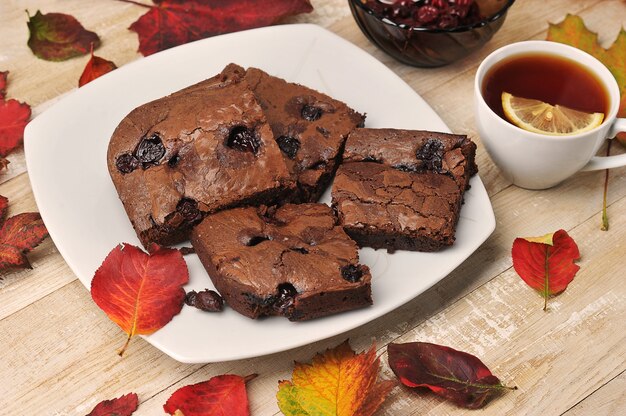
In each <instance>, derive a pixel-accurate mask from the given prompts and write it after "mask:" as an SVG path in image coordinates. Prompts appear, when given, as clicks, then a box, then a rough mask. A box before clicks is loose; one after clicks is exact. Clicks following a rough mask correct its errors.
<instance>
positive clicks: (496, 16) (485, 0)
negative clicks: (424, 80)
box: [348, 0, 515, 67]
mask: <svg viewBox="0 0 626 416" xmlns="http://www.w3.org/2000/svg"><path fill="white" fill-rule="evenodd" d="M348 3H349V4H350V10H351V11H352V15H353V16H354V19H355V20H356V22H357V24H358V25H359V28H360V29H361V31H362V32H363V33H364V34H365V36H367V37H368V38H369V39H370V40H371V41H372V42H373V43H374V44H375V45H376V46H378V47H379V48H380V49H382V50H383V51H385V52H386V53H387V54H389V55H391V56H392V57H394V58H396V59H397V60H398V61H400V62H403V63H405V64H409V65H413V66H419V67H437V66H442V65H447V64H449V63H451V62H454V61H457V60H459V59H461V58H464V57H466V56H467V55H469V54H471V53H472V52H474V51H476V50H478V49H480V48H481V47H482V46H483V45H484V44H485V43H487V42H488V41H489V40H490V39H491V37H492V36H493V35H494V33H496V32H497V31H498V29H500V27H501V26H502V24H503V23H504V20H505V18H506V13H507V11H508V9H509V7H511V5H512V4H513V3H515V0H476V3H478V6H479V9H480V13H481V16H483V18H482V20H480V21H479V22H477V23H474V24H472V25H468V26H457V27H454V28H450V29H438V28H428V27H420V26H406V25H400V24H397V23H394V22H393V21H391V20H389V19H388V18H384V17H382V16H378V15H376V14H375V13H374V12H373V11H372V10H371V9H369V8H368V7H367V1H366V0H348Z"/></svg>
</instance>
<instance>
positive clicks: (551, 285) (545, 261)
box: [512, 230, 580, 310]
mask: <svg viewBox="0 0 626 416" xmlns="http://www.w3.org/2000/svg"><path fill="white" fill-rule="evenodd" d="M512 256H513V267H514V268H515V271H516V272H517V274H518V275H519V276H520V277H521V278H522V280H524V281H525V282H526V284H528V286H530V287H532V288H533V289H536V290H538V291H539V292H541V294H542V296H543V297H544V307H543V310H546V309H547V302H548V298H549V297H550V296H553V295H558V294H559V293H561V292H563V291H564V290H565V289H566V288H567V285H569V284H570V282H571V281H572V280H574V275H576V273H577V272H578V270H579V269H580V266H578V265H576V264H574V261H575V260H578V259H580V252H579V251H578V246H577V245H576V242H575V241H574V240H573V239H572V237H570V236H569V235H568V234H567V232H566V231H565V230H558V231H557V232H555V233H553V234H546V235H545V236H542V237H527V238H516V239H515V241H514V242H513V250H512Z"/></svg>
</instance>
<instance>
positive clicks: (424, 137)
mask: <svg viewBox="0 0 626 416" xmlns="http://www.w3.org/2000/svg"><path fill="white" fill-rule="evenodd" d="M475 154H476V145H475V144H474V143H473V142H472V141H471V140H469V139H468V138H467V137H466V136H461V135H455V134H447V133H438V132H430V131H418V130H398V129H356V130H354V131H353V132H352V133H351V134H350V136H349V137H348V140H347V142H346V146H345V151H344V154H343V160H344V164H343V165H342V166H341V167H340V168H339V170H338V171H337V175H336V178H335V182H334V184H333V190H332V201H333V208H334V209H335V210H336V211H337V212H338V214H339V219H340V222H341V224H342V225H343V227H344V229H345V230H346V232H347V233H348V234H349V235H350V236H351V237H352V238H353V239H354V240H355V241H356V242H357V243H358V244H359V245H360V246H362V247H363V246H369V247H374V248H386V249H387V250H389V251H393V250H417V251H436V250H440V249H441V248H443V247H445V246H449V245H451V244H452V243H453V242H454V234H455V229H456V223H457V222H458V219H459V211H460V209H461V203H462V201H463V194H464V192H465V190H466V189H468V188H469V180H470V177H471V176H472V175H473V174H475V173H476V171H477V170H478V169H477V167H476V163H475V161H474V157H475Z"/></svg>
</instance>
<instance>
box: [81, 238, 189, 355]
mask: <svg viewBox="0 0 626 416" xmlns="http://www.w3.org/2000/svg"><path fill="white" fill-rule="evenodd" d="M188 281H189V272H188V270H187V264H186V263H185V260H184V259H183V256H182V254H180V251H178V250H176V249H169V248H163V247H159V248H158V249H155V250H154V251H153V252H151V254H147V253H145V252H144V251H142V250H141V249H140V248H137V247H135V246H133V245H130V244H120V245H118V246H117V247H115V248H114V249H113V250H111V252H110V253H109V254H108V256H107V257H106V259H104V262H103V263H102V265H101V266H100V267H99V268H98V270H96V273H95V275H94V277H93V279H92V281H91V297H92V298H93V300H94V301H95V302H96V304H97V305H98V306H99V307H100V309H102V310H103V311H104V312H105V313H106V314H107V315H108V317H109V318H110V319H111V320H112V321H113V322H115V323H116V324H118V325H119V326H120V328H122V330H123V331H124V332H126V333H127V334H128V338H127V339H126V344H124V346H123V347H122V348H121V349H120V350H119V352H118V353H119V355H120V356H121V355H123V354H124V351H125V350H126V347H127V346H128V343H129V342H130V339H131V338H132V337H133V336H135V335H147V334H151V333H153V332H155V331H156V330H158V329H160V328H162V327H163V326H165V324H167V323H168V322H169V321H171V320H172V318H173V317H174V316H175V315H177V314H178V313H179V312H180V310H181V309H182V307H183V301H184V299H185V290H184V289H183V287H182V286H183V285H184V284H186V283H187V282H188Z"/></svg>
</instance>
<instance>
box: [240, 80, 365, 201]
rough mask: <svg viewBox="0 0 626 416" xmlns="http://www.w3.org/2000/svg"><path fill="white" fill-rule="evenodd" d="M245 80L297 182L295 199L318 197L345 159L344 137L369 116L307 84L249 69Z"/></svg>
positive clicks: (306, 199) (314, 198)
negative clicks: (343, 154) (303, 84)
mask: <svg viewBox="0 0 626 416" xmlns="http://www.w3.org/2000/svg"><path fill="white" fill-rule="evenodd" d="M246 80H247V81H248V83H249V84H250V86H251V88H252V89H253V90H254V94H255V95H256V98H257V99H258V100H259V103H260V104H261V107H262V108H263V111H264V112H265V115H266V116H267V121H268V122H269V124H270V126H271V127H272V131H273V132H274V136H275V138H276V142H277V143H278V146H279V147H280V149H281V151H282V154H283V156H284V157H285V161H286V163H287V166H288V168H289V170H290V171H291V173H292V175H293V176H294V177H295V178H296V180H297V183H298V193H297V194H295V195H294V196H293V198H292V200H293V201H294V202H297V201H301V202H307V201H308V202H311V201H317V200H318V199H319V197H320V196H321V194H322V193H323V192H324V190H325V188H326V187H327V186H328V184H329V183H330V180H331V179H332V176H333V174H334V173H335V170H336V168H337V166H338V163H339V161H340V159H341V151H342V149H343V146H344V143H345V140H346V137H348V134H349V133H350V132H351V131H352V130H353V129H354V128H355V127H357V126H361V125H362V124H363V121H364V120H365V116H363V115H362V114H359V113H357V112H356V111H354V110H352V109H351V108H350V107H348V106H347V105H346V104H344V103H342V102H340V101H338V100H335V99H333V98H331V97H329V96H327V95H325V94H322V93H320V92H318V91H315V90H313V89H311V88H307V87H305V86H302V85H299V84H294V83H290V82H287V81H285V80H283V79H280V78H277V77H274V76H271V75H269V74H267V73H265V72H263V71H262V70H260V69H257V68H249V69H248V70H247V72H246Z"/></svg>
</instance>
